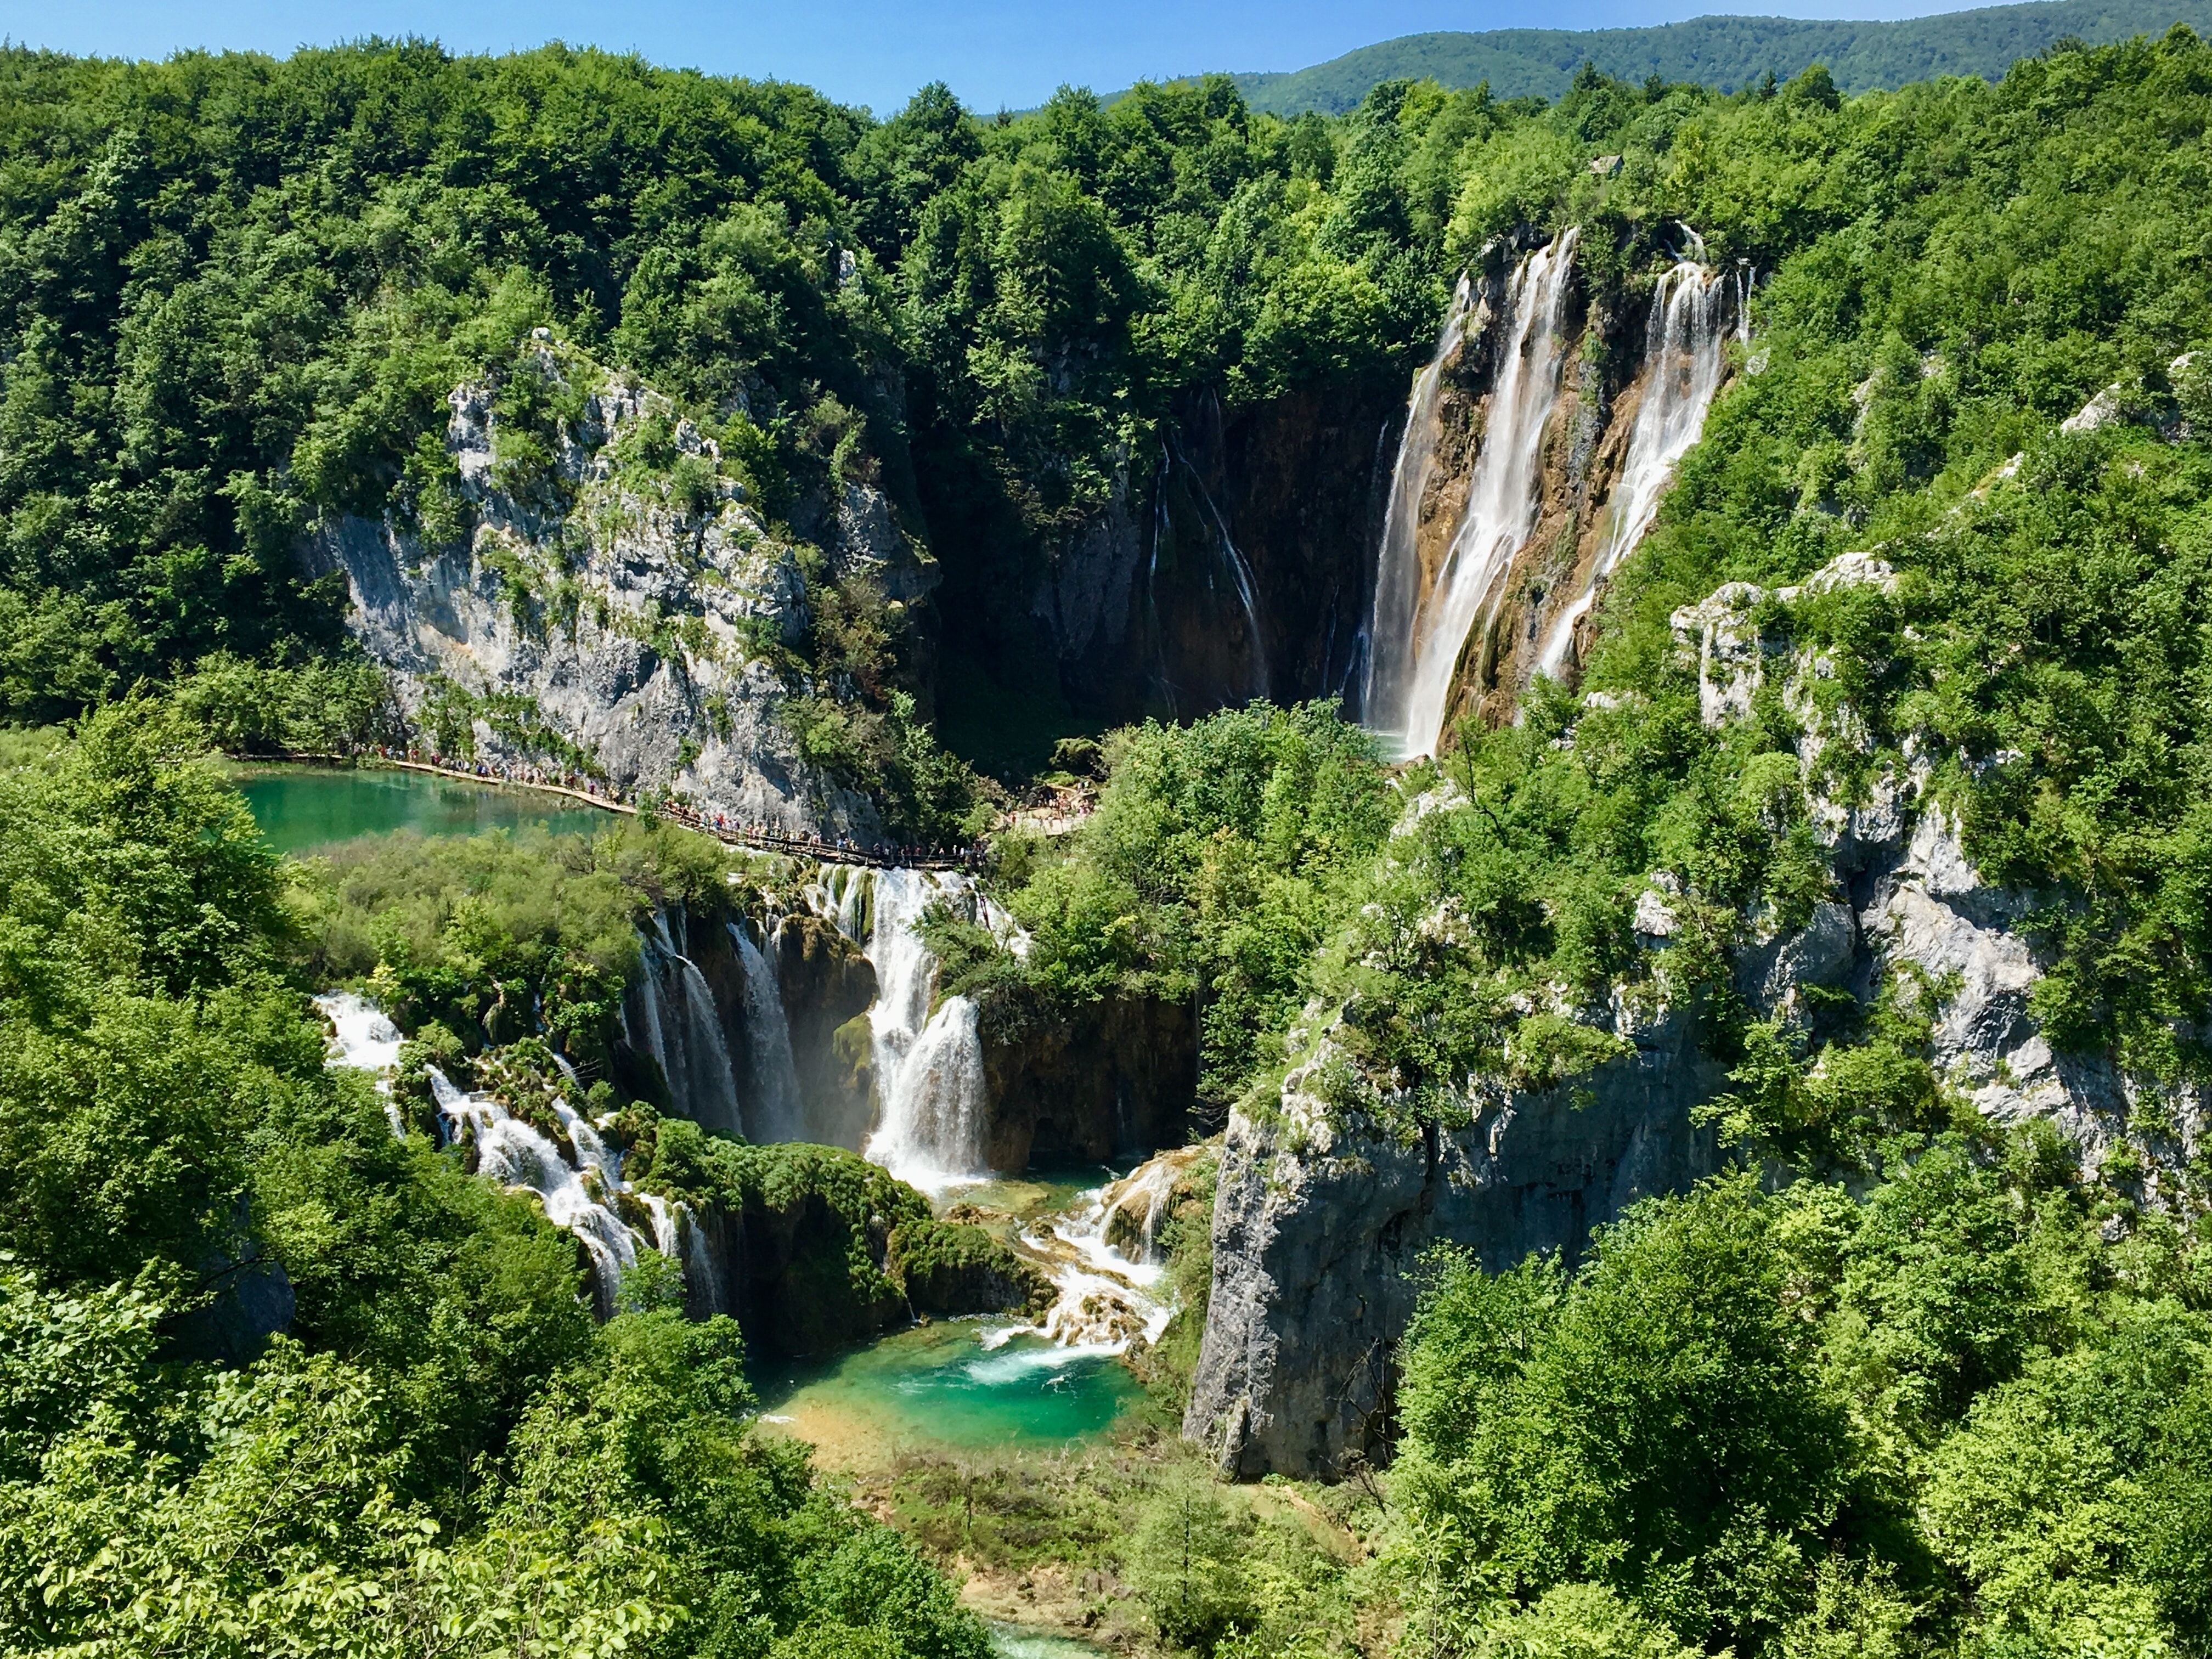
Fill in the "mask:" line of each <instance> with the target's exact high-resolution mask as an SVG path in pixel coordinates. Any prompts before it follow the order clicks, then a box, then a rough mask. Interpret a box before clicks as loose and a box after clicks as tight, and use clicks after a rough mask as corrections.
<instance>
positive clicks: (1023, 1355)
mask: <svg viewBox="0 0 2212 1659" xmlns="http://www.w3.org/2000/svg"><path fill="white" fill-rule="evenodd" d="M1005 1327H1006V1321H1005V1320H1003V1319H999V1320H985V1319H951V1320H943V1321H939V1322H937V1323H934V1324H930V1325H922V1326H919V1327H917V1328H915V1329H912V1330H906V1331H900V1332H898V1333H896V1334H894V1335H891V1336H887V1337H884V1339H882V1340H880V1341H878V1342H875V1343H872V1344H871V1345H870V1346H867V1347H865V1348H859V1349H855V1350H854V1351H853V1352H850V1353H845V1354H840V1355H838V1356H836V1358H832V1359H829V1360H826V1361H822V1362H818V1363H816V1364H801V1365H791V1366H786V1367H783V1368H781V1369H776V1368H772V1367H769V1366H762V1367H760V1368H758V1369H757V1370H756V1373H755V1381H756V1386H757V1387H758V1388H759V1389H760V1394H761V1401H762V1411H763V1416H764V1417H765V1419H767V1420H768V1421H769V1423H770V1424H771V1425H774V1426H775V1427H778V1428H780V1429H781V1430H783V1431H785V1432H787V1433H790V1434H794V1435H796V1436H798V1437H799V1438H800V1439H802V1440H806V1441H809V1442H811V1443H812V1444H813V1445H814V1446H815V1448H816V1449H817V1450H818V1451H820V1452H821V1453H822V1454H823V1456H824V1458H825V1460H826V1461H827V1462H829V1463H831V1464H833V1465H836V1466H840V1467H843V1468H860V1467H866V1466H875V1467H880V1466H882V1465H884V1464H886V1463H888V1462H890V1461H891V1460H892V1459H893V1458H895V1457H896V1456H897V1455H899V1454H901V1453H902V1452H916V1451H930V1450H955V1451H965V1452H974V1451H984V1450H993V1449H1001V1450H1042V1449H1049V1448H1052V1447H1055V1446H1064V1445H1066V1444H1068V1443H1071V1442H1073V1441H1079V1440H1087V1439H1090V1438H1091V1437H1095V1436H1099V1435H1103V1434H1104V1433H1105V1432H1106V1431H1108V1430H1109V1429H1111V1428H1112V1427H1113V1426H1114V1425H1115V1423H1116V1422H1118V1421H1119V1420H1120V1419H1121V1417H1122V1416H1123V1415H1124V1414H1125V1413H1128V1412H1130V1411H1133V1410H1134V1409H1135V1408H1136V1407H1138V1406H1139V1405H1140V1404H1141V1403H1143V1401H1144V1399H1145V1392H1144V1389H1142V1388H1140V1387H1139V1385H1138V1383H1137V1381H1136V1379H1135V1378H1134V1377H1133V1376H1130V1375H1129V1372H1128V1370H1127V1368H1126V1367H1125V1366H1123V1365H1122V1364H1121V1362H1120V1361H1119V1360H1117V1359H1115V1358H1114V1357H1113V1356H1112V1355H1111V1354H1109V1353H1102V1352H1097V1351H1093V1350H1085V1349H1080V1348H1068V1347H1062V1346H1058V1345H1056V1344H1054V1343H1050V1342H1047V1341H1045V1340H1043V1339H1042V1338H1041V1337H1036V1336H1030V1335H1017V1336H1014V1337H1012V1338H1011V1339H1008V1340H1004V1341H1002V1342H1000V1343H999V1345H998V1346H986V1342H987V1339H990V1338H993V1337H994V1336H995V1335H996V1334H999V1333H1001V1332H1003V1330H1004V1328H1005Z"/></svg>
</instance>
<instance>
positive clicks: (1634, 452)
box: [1536, 232, 1749, 678]
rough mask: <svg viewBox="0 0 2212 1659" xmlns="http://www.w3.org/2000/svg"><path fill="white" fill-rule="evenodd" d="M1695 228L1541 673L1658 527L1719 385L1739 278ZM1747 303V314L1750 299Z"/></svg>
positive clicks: (1657, 297) (1665, 288) (1647, 343)
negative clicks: (1598, 523)
mask: <svg viewBox="0 0 2212 1659" xmlns="http://www.w3.org/2000/svg"><path fill="white" fill-rule="evenodd" d="M1691 235H1692V242H1693V252H1692V258H1686V259H1684V260H1682V261H1681V262H1680V264H1676V265H1675V266H1674V269H1673V270H1669V271H1668V272H1667V273H1666V274H1665V275H1664V276H1661V277H1660V279H1659V286H1658V288H1657V289H1656V290H1655V291H1654V292H1653V294H1652V295H1651V314H1650V319H1649V320H1648V321H1647V322H1646V323H1645V324H1644V400H1643V402H1642V403H1641V404H1638V407H1637V410H1636V424H1635V426H1634V427H1633V428H1631V429H1630V433H1629V438H1628V453H1627V455H1626V458H1625V459H1623V460H1622V462H1621V467H1620V477H1619V478H1618V479H1617V480H1616V481H1615V483H1614V484H1613V500H1612V501H1611V503H1610V504H1609V506H1608V507H1607V513H1606V518H1605V529H1604V538H1603V540H1601V542H1600V543H1599V544H1598V550H1597V553H1596V556H1595V557H1594V558H1593V559H1592V560H1591V561H1590V566H1589V574H1588V575H1587V576H1585V577H1584V578H1583V585H1582V588H1581V590H1580V591H1579V592H1577V594H1576V595H1575V597H1574V599H1573V601H1572V603H1571V604H1570V605H1568V606H1567V608H1566V609H1565V610H1564V611H1561V612H1559V617H1558V618H1557V619H1556V620H1555V621H1554V622H1553V623H1552V626H1551V629H1550V631H1549V632H1548V633H1547V635H1545V637H1544V645H1543V649H1542V650H1541V653H1539V654H1538V656H1537V658H1536V671H1537V672H1538V673H1540V674H1549V675H1551V676H1553V678H1557V677H1558V676H1559V674H1560V672H1561V671H1563V670H1564V669H1565V666H1566V662H1567V659H1568V657H1569V656H1570V655H1571V654H1572V653H1573V652H1574V650H1575V628H1576V625H1577V623H1580V622H1581V621H1582V619H1583V617H1586V616H1588V615H1589V611H1590V607H1591V606H1592V605H1595V604H1596V603H1597V596H1598V593H1599V592H1600V590H1601V588H1602V587H1603V586H1604V583H1605V580H1606V579H1607V577H1608V576H1610V575H1612V574H1613V571H1614V570H1616V569H1617V568H1620V562H1621V561H1622V560H1623V559H1626V557H1627V556H1629V555H1630V554H1631V553H1632V552H1634V551H1635V550H1636V544H1638V542H1640V541H1642V540H1643V539H1644V532H1646V531H1648V530H1649V529H1650V528H1651V521H1652V520H1653V519H1654V518H1655V517H1656V516H1657V514H1658V512H1659V497H1660V496H1661V495H1662V494H1663V493H1664V492H1665V490H1666V488H1667V484H1668V481H1669V480H1670V479H1672V478H1673V477H1674V465H1675V463H1677V462H1678V461H1680V459H1682V457H1683V456H1684V455H1685V454H1686V453H1688V451H1689V448H1690V447H1691V446H1692V444H1694V443H1696V442H1697V441H1698V435H1699V433H1700V432H1701V431H1702V430H1704V428H1705V411H1706V410H1708V409H1710V408H1711V406H1712V401H1713V394H1714V393H1715V392H1717V391H1719V390H1720V384H1721V374H1722V370H1723V360H1722V348H1723V344H1724V343H1726V341H1727V339H1728V327H1727V325H1726V323H1725V321H1724V320H1723V311H1724V310H1725V307H1724V306H1723V298H1724V291H1725V289H1728V288H1729V287H1730V286H1731V285H1732V284H1731V283H1730V282H1729V279H1728V278H1726V277H1723V276H1719V275H1717V274H1716V273H1714V272H1712V271H1710V270H1706V269H1705V266H1704V265H1702V264H1699V263H1698V262H1697V261H1698V258H1699V257H1701V256H1702V255H1703V253H1704V251H1705V246H1704V244H1703V243H1702V242H1698V241H1696V240H1695V233H1694V232H1692V233H1691ZM1742 309H1743V311H1744V312H1745V313H1746V314H1748V312H1749V307H1742Z"/></svg>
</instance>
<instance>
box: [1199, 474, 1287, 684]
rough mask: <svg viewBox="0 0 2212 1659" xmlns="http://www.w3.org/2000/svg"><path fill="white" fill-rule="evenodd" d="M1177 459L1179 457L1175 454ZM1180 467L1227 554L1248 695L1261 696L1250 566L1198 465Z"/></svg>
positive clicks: (1262, 664)
mask: <svg viewBox="0 0 2212 1659" xmlns="http://www.w3.org/2000/svg"><path fill="white" fill-rule="evenodd" d="M1178 459H1181V458H1180V457H1178ZM1182 469H1183V471H1185V472H1187V473H1188V474H1189V475H1190V487H1191V489H1192V491H1193V492H1194V494H1195V495H1197V496H1198V499H1199V501H1200V504H1201V505H1202V506H1204V507H1205V508H1206V517H1207V518H1209V519H1211V520H1213V531H1214V534H1215V535H1216V536H1218V538H1220V541H1221V549H1222V551H1223V552H1225V554H1227V555H1228V556H1229V574H1230V578H1231V580H1232V581H1234V582H1235V583H1236V585H1237V603H1238V604H1239V605H1242V606H1243V609H1244V632H1245V636H1246V637H1247V638H1248V639H1249V641H1251V647H1252V684H1251V690H1250V696H1252V697H1253V698H1254V699H1262V698H1265V697H1266V696H1267V635H1265V634H1263V633H1261V630H1260V605H1259V601H1258V600H1257V599H1255V597H1254V584H1253V580H1252V567H1251V565H1250V564H1249V562H1246V560H1245V557H1244V555H1243V551H1242V550H1239V549H1238V547H1237V538H1235V537H1233V536H1231V534H1230V533H1229V520H1226V519H1225V518H1224V517H1222V515H1221V509H1220V508H1219V507H1216V506H1215V505H1214V504H1213V495H1212V492H1211V491H1209V490H1208V489H1206V480H1205V479H1203V478H1201V477H1200V476H1199V473H1198V469H1197V468H1196V467H1194V466H1193V465H1191V464H1190V463H1189V462H1188V460H1184V461H1183V463H1182Z"/></svg>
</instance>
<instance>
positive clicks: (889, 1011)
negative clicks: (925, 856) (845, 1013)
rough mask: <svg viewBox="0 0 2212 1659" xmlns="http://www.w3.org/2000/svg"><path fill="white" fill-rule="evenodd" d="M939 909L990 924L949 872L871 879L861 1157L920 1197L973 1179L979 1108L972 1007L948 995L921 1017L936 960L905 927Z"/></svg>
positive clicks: (979, 1150)
mask: <svg viewBox="0 0 2212 1659" xmlns="http://www.w3.org/2000/svg"><path fill="white" fill-rule="evenodd" d="M936 902H946V903H949V904H951V906H952V908H954V909H956V910H957V911H962V912H964V913H965V914H966V915H968V916H969V918H970V919H980V920H981V921H983V922H984V924H985V925H986V926H989V925H991V922H992V918H993V914H994V913H993V912H992V911H991V910H990V908H989V907H988V906H987V905H985V904H983V903H982V902H981V895H979V894H977V893H976V892H975V887H974V885H973V884H972V883H970V882H969V879H968V878H967V877H965V876H963V875H961V874H959V873H957V872H946V873H943V874H938V873H933V872H928V871H922V870H903V869H900V870H881V871H878V872H876V878H875V882H874V891H873V894H872V910H873V913H874V914H873V916H872V922H873V926H872V929H871V931H870V936H869V940H868V960H869V961H870V962H871V963H873V964H874V965H875V969H876V1000H875V1002H874V1004H873V1005H872V1006H871V1007H870V1008H869V1010H868V1025H869V1030H870V1033H871V1035H872V1045H871V1046H872V1049H873V1058H874V1061H875V1071H876V1104H877V1121H876V1130H875V1133H873V1134H872V1135H870V1136H869V1137H868V1141H867V1145H866V1148H865V1149H864V1151H865V1155H866V1157H867V1158H869V1159H870V1160H871V1161H872V1162H874V1163H877V1164H882V1165H883V1166H884V1168H885V1169H887V1170H890V1172H891V1173H892V1174H893V1175H895V1176H898V1177H899V1178H900V1179H901V1180H902V1181H905V1182H909V1183H911V1184H912V1185H914V1186H917V1187H920V1188H922V1189H923V1190H924V1191H927V1192H942V1191H944V1190H945V1188H948V1187H951V1186H954V1185H957V1184H958V1183H960V1182H963V1181H973V1180H977V1179H980V1178H981V1176H983V1174H984V1165H983V1128H984V1121H985V1118H986V1115H987V1106H988V1096H987V1088H986V1084H985V1079H984V1074H983V1042H982V1038H981V1036H980V1035H979V1034H978V1032H977V1030H976V1027H975V1005H974V1004H973V1003H971V1002H969V1000H968V999H967V998H965V997H948V998H946V999H945V1002H944V1004H943V1006H940V1007H939V1008H938V1009H937V1010H936V1012H934V1013H932V1012H931V1011H930V1005H931V1004H932V1003H933V1002H935V1001H936V1000H937V958H936V957H934V956H933V955H932V954H931V952H930V950H929V947H928V946H927V945H926V944H924V943H923V942H922V939H921V934H920V933H917V932H916V931H915V923H916V922H917V921H920V920H921V914H922V912H923V911H925V910H926V909H927V908H929V907H930V905H932V904H933V903H936Z"/></svg>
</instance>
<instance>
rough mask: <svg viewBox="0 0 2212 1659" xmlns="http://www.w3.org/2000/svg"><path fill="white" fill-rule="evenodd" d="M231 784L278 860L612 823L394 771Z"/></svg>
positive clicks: (256, 775)
mask: <svg viewBox="0 0 2212 1659" xmlns="http://www.w3.org/2000/svg"><path fill="white" fill-rule="evenodd" d="M232 778H233V781H234V782H235V783H236V784H237V786H238V787H239V789H240V792H241V793H243V794H244V795H245V796H246V806H247V808H248V810H250V811H252V814H253V820H254V822H255V823H258V824H259V825H260V826H261V833H262V836H264V838H265V839H266V840H267V841H268V842H269V844H270V847H272V848H275V849H276V851H277V852H279V853H312V852H314V851H316V850H317V849H318V848H324V847H329V846H332V845H334V844H335V843H337V842H344V841H351V840H353V839H354V838H355V837H356V836H382V835H388V834H390V833H391V832H392V831H393V830H395V829H412V830H413V831H415V833H416V834H417V835H420V836H473V835H477V834H481V833H482V832H483V831H484V830H487V829H520V828H521V827H522V826H523V825H525V824H532V823H543V824H544V825H545V826H546V828H548V829H550V830H552V831H553V833H554V834H556V835H591V834H593V833H595V832H597V831H599V830H602V829H610V828H611V827H612V826H613V824H614V822H615V820H614V819H613V818H612V817H610V816H609V815H608V814H607V813H605V812H603V811H599V810H598V809H597V808H594V807H590V806H580V805H576V804H574V803H573V802H571V801H569V800H568V799H566V798H565V797H563V796H560V795H554V794H547V793H543V792H541V791H538V790H535V789H523V788H514V787H496V786H494V785H491V784H482V783H463V782H461V781H458V780H456V779H453V778H441V777H433V776H431V775H428V774H427V773H422V772H405V771H401V770H399V769H397V768H392V769H385V768H381V767H364V768H360V769H342V768H328V767H319V766H270V767H252V768H245V769H240V770H238V771H237V772H235V773H234V774H233V775H232Z"/></svg>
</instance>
